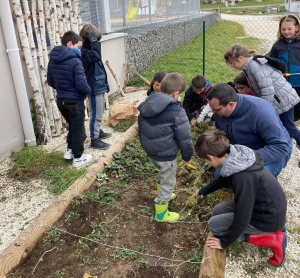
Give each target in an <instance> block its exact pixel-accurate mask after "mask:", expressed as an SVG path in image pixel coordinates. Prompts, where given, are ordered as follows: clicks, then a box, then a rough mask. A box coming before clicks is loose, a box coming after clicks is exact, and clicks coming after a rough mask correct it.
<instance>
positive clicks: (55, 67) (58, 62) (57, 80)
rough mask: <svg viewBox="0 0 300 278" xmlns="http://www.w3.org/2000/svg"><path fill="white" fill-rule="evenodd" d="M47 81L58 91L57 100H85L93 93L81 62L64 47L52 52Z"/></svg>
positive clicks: (73, 52)
mask: <svg viewBox="0 0 300 278" xmlns="http://www.w3.org/2000/svg"><path fill="white" fill-rule="evenodd" d="M47 81H48V84H49V85H50V86H51V87H52V88H54V89H56V92H57V95H56V98H65V99H76V100H84V99H85V98H86V95H89V94H90V92H91V89H90V87H89V85H88V83H87V80H86V77H85V73H84V69H83V66H82V62H81V60H80V59H79V58H78V56H77V54H76V52H75V51H74V50H73V49H71V48H68V47H66V46H64V45H59V46H55V47H54V48H53V49H52V50H51V52H50V61H49V64H48V72H47Z"/></svg>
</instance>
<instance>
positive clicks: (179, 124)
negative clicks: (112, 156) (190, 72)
mask: <svg viewBox="0 0 300 278" xmlns="http://www.w3.org/2000/svg"><path fill="white" fill-rule="evenodd" d="M184 89H185V83H184V80H183V78H182V76H181V75H180V74H178V73H170V74H168V75H166V76H165V78H164V79H163V81H162V82H161V93H155V94H151V95H150V96H149V97H147V98H146V100H145V101H144V102H142V103H141V104H140V105H139V106H138V110H139V111H140V114H139V117H138V124H139V129H138V134H139V137H140V141H141V144H142V147H143V149H144V150H145V151H146V153H147V155H148V156H149V158H150V161H151V162H152V163H153V164H154V165H155V166H156V167H157V168H158V169H159V174H158V181H159V183H160V184H159V183H158V196H157V197H156V198H155V200H154V204H155V212H156V214H155V220H156V221H159V222H172V221H176V220H178V219H179V214H178V213H176V212H170V211H168V205H169V203H168V202H169V201H170V199H173V198H175V194H174V193H173V191H174V187H175V185H176V168H177V162H176V156H177V153H178V151H180V152H181V156H182V159H183V160H184V162H185V163H186V162H188V161H189V160H190V159H191V157H192V156H193V153H194V150H193V143H192V139H191V138H192V137H191V132H190V126H189V121H188V118H187V116H186V113H185V111H184V109H183V108H182V107H181V106H180V105H179V104H178V101H177V100H178V98H179V96H180V94H181V93H182V92H183V91H184Z"/></svg>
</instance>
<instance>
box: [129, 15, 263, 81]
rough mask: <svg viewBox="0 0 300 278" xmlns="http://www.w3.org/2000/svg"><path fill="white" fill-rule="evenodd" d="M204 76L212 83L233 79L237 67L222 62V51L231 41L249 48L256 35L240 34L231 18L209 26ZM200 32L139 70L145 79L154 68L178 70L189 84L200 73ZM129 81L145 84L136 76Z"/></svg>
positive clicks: (201, 51) (238, 27)
mask: <svg viewBox="0 0 300 278" xmlns="http://www.w3.org/2000/svg"><path fill="white" fill-rule="evenodd" d="M205 36H206V38H205V41H206V46H205V52H206V54H205V76H206V78H207V79H209V80H210V81H211V83H212V84H216V83H219V82H228V81H232V80H233V79H234V77H235V76H236V75H237V74H238V71H237V70H235V69H233V68H231V67H230V66H228V65H227V64H226V63H225V60H224V58H223V57H224V53H225V51H226V49H227V48H228V47H229V46H230V45H231V44H234V43H240V44H242V45H244V46H246V47H248V48H249V49H254V50H255V49H257V48H258V44H259V43H260V40H259V39H256V38H251V37H250V38H249V37H247V38H243V37H244V36H245V32H244V29H243V27H242V26H241V25H240V24H238V23H236V22H231V21H225V20H221V21H219V22H217V23H216V24H215V25H214V26H213V27H211V28H210V29H209V30H208V31H207V32H206V34H205ZM202 42H203V35H202V34H201V35H200V36H198V37H197V38H195V39H194V40H192V41H191V42H189V43H188V44H185V45H183V46H181V47H179V48H177V49H176V50H174V51H173V52H171V53H169V54H167V55H165V56H163V57H162V58H161V59H159V60H158V61H157V62H155V63H154V65H152V66H151V67H150V68H149V69H147V70H145V71H142V75H143V76H145V77H146V78H147V79H148V80H151V79H152V78H153V75H154V74H155V72H157V71H165V72H166V73H170V72H178V73H180V74H181V75H182V76H183V77H184V79H185V81H186V85H187V86H188V85H189V84H190V83H191V80H192V78H193V77H194V76H195V75H198V74H201V75H202V74H203V66H202V65H203V55H202V53H203V43H202ZM130 85H133V86H142V85H145V83H143V81H142V80H141V79H139V78H138V77H135V78H133V79H131V80H130Z"/></svg>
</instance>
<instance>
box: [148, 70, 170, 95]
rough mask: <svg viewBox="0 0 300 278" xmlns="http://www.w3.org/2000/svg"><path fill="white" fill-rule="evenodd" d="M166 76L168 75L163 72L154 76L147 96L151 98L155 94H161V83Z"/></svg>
mask: <svg viewBox="0 0 300 278" xmlns="http://www.w3.org/2000/svg"><path fill="white" fill-rule="evenodd" d="M166 75H167V74H166V73H165V72H163V71H159V72H157V73H155V74H154V77H153V79H152V80H151V82H150V89H149V90H148V91H147V96H150V94H151V93H153V92H160V83H161V81H162V80H163V79H164V77H165V76H166Z"/></svg>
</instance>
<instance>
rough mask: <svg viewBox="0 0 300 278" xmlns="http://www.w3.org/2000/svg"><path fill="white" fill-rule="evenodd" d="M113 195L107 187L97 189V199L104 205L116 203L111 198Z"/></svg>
mask: <svg viewBox="0 0 300 278" xmlns="http://www.w3.org/2000/svg"><path fill="white" fill-rule="evenodd" d="M112 196H113V193H112V191H111V189H110V188H109V187H107V186H101V187H100V188H99V189H98V199H99V200H100V201H101V202H104V203H109V204H115V203H116V199H115V198H113V197H112Z"/></svg>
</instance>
